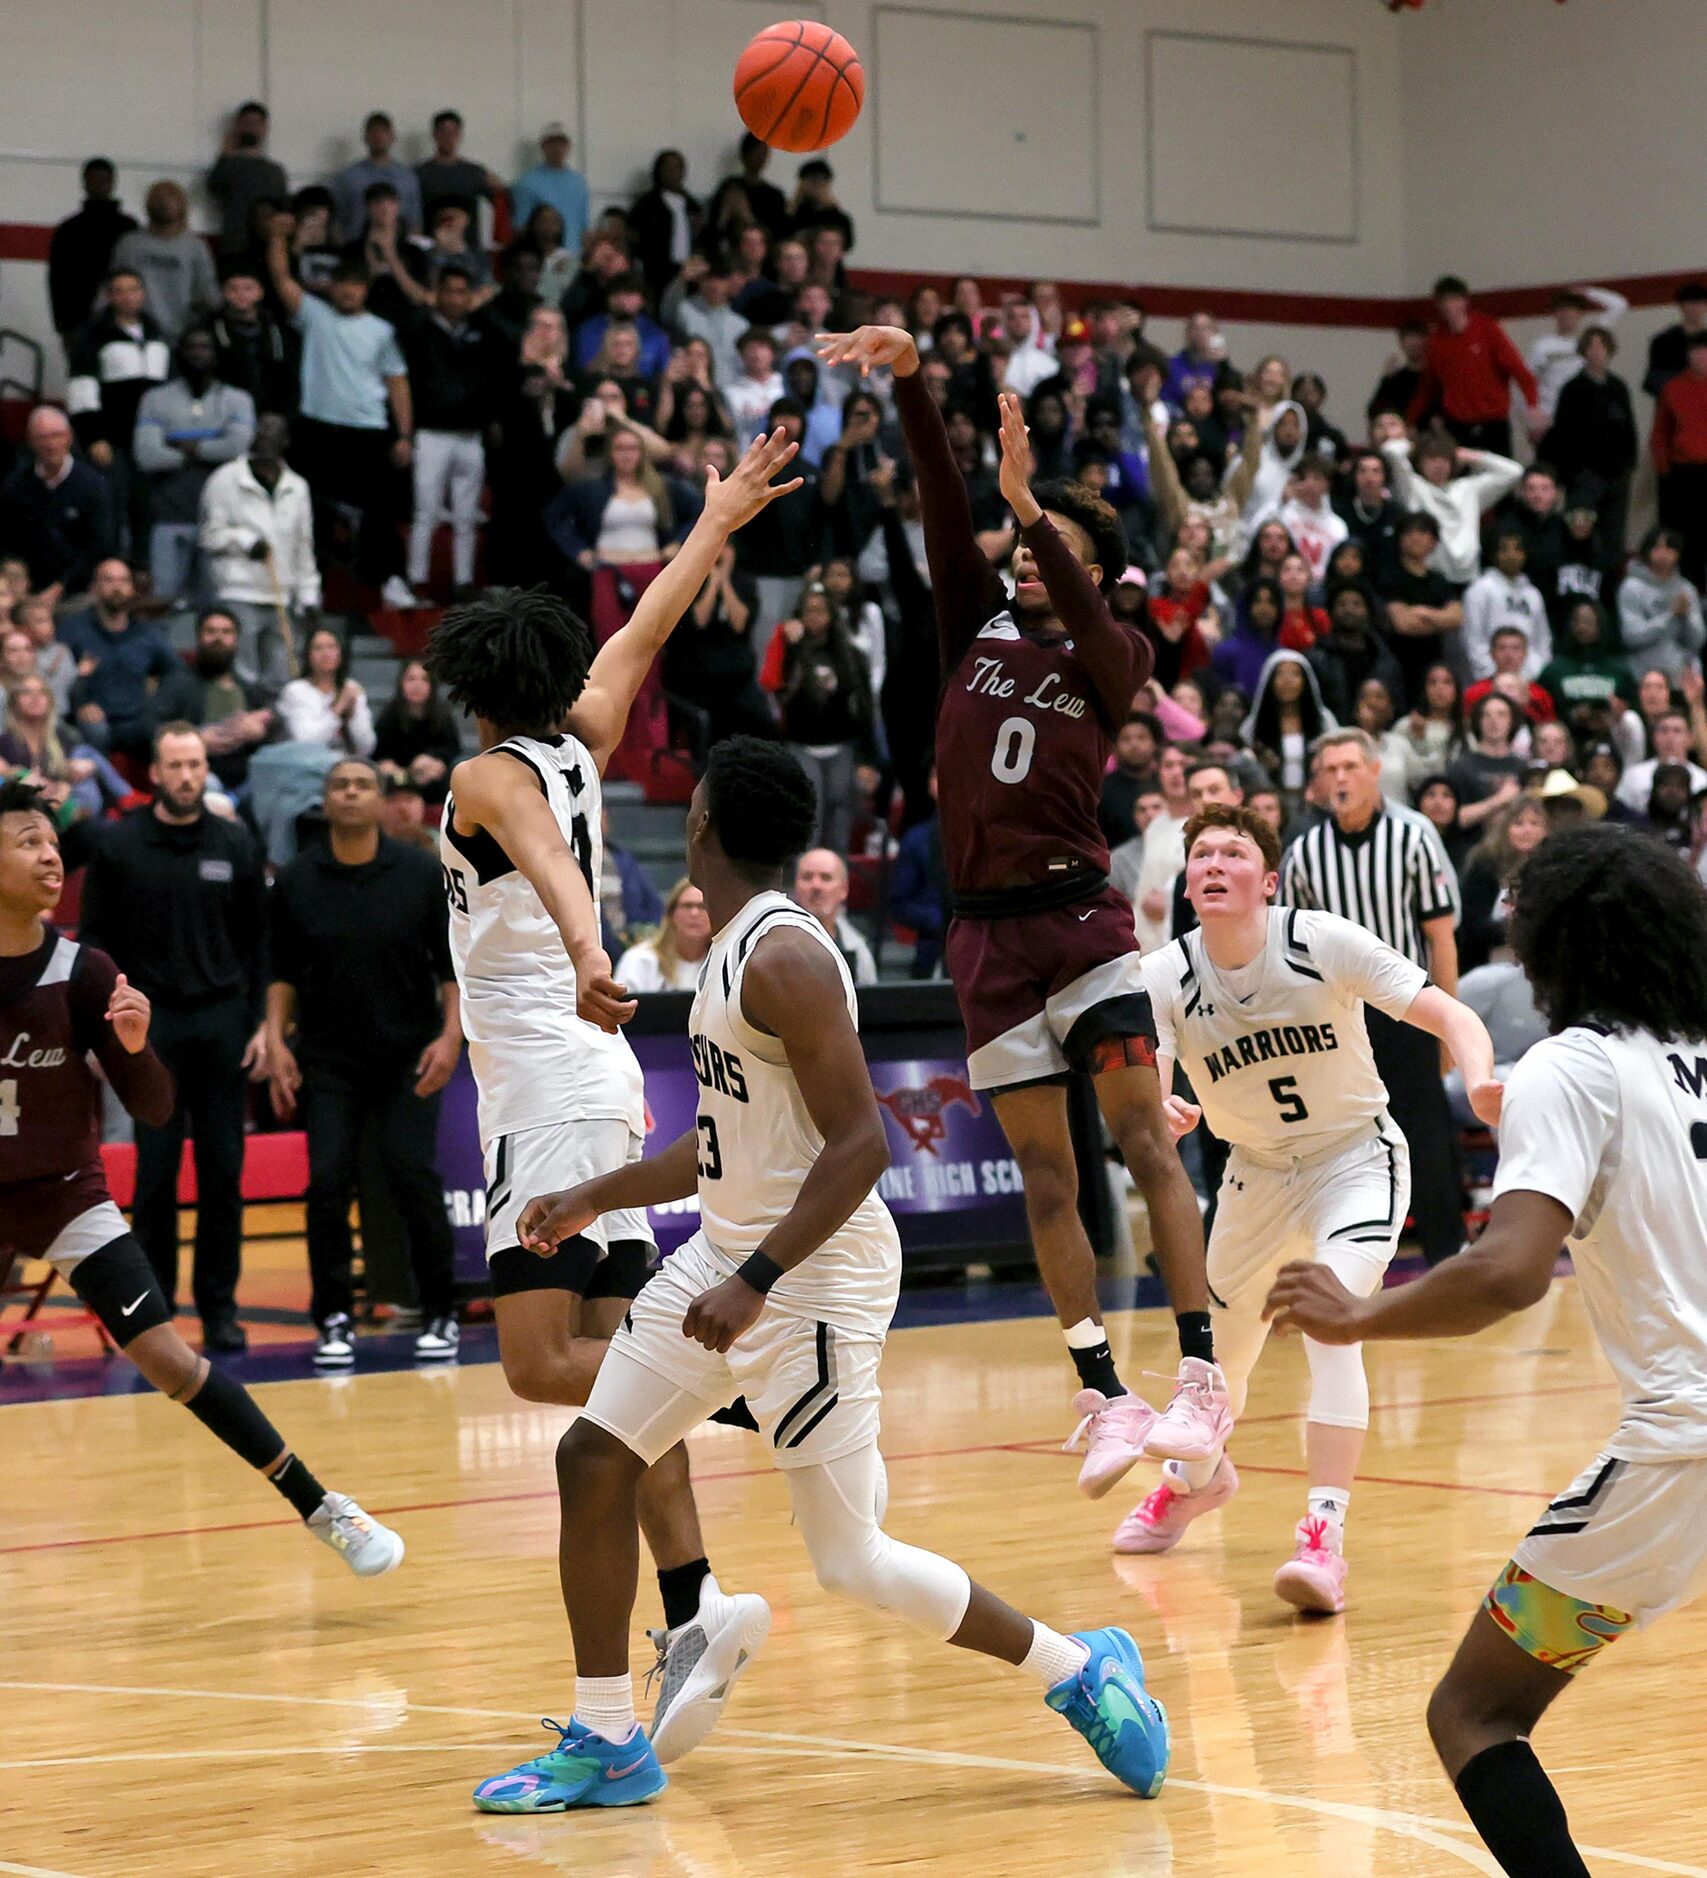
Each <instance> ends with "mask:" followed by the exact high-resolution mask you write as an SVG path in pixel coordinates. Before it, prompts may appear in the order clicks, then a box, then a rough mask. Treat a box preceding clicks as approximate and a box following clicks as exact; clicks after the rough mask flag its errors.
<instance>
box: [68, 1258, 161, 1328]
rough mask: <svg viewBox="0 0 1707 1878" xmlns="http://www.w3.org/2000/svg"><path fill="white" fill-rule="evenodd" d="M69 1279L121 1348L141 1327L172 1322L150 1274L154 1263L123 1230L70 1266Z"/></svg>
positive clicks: (157, 1285) (156, 1283)
mask: <svg viewBox="0 0 1707 1878" xmlns="http://www.w3.org/2000/svg"><path fill="white" fill-rule="evenodd" d="M68 1282H69V1283H70V1286H71V1289H72V1290H73V1291H75V1292H76V1293H77V1295H78V1297H79V1298H81V1299H82V1300H83V1302H84V1303H85V1304H86V1305H88V1307H89V1309H90V1310H92V1311H93V1312H94V1313H95V1315H96V1316H97V1317H98V1318H99V1319H100V1320H101V1323H102V1325H103V1326H104V1328H105V1329H106V1333H107V1335H108V1336H109V1337H111V1338H112V1340H113V1342H114V1343H116V1344H117V1345H118V1346H119V1348H120V1349H121V1350H122V1349H123V1348H124V1347H125V1345H126V1344H127V1343H132V1342H134V1341H135V1340H136V1338H138V1337H140V1336H141V1335H142V1333H143V1332H144V1331H145V1330H155V1329H158V1328H159V1326H160V1325H161V1324H169V1323H171V1321H172V1311H171V1307H170V1306H169V1305H168V1304H167V1302H166V1294H165V1293H164V1292H163V1291H162V1290H161V1289H160V1281H159V1279H157V1278H156V1277H155V1276H154V1267H153V1266H152V1265H150V1264H149V1262H148V1259H147V1257H146V1256H145V1254H144V1253H143V1250H142V1247H141V1246H140V1245H138V1244H137V1242H136V1239H135V1238H134V1236H133V1235H132V1234H130V1233H128V1232H127V1233H125V1234H124V1235H123V1237H122V1238H118V1239H114V1240H113V1241H112V1242H111V1243H110V1244H108V1245H104V1246H102V1247H101V1249H100V1251H98V1252H91V1253H90V1254H89V1256H88V1257H87V1258H85V1259H79V1260H78V1261H77V1263H76V1264H75V1265H73V1266H72V1268H71V1274H70V1278H69V1281H68Z"/></svg>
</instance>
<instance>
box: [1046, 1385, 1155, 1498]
mask: <svg viewBox="0 0 1707 1878" xmlns="http://www.w3.org/2000/svg"><path fill="white" fill-rule="evenodd" d="M1073 1413H1074V1414H1075V1415H1077V1416H1078V1417H1079V1425H1078V1427H1077V1428H1075V1429H1074V1430H1073V1432H1072V1433H1071V1434H1070V1435H1069V1436H1068V1437H1067V1440H1066V1443H1065V1445H1064V1447H1063V1449H1062V1452H1063V1453H1066V1454H1076V1453H1077V1452H1078V1451H1079V1450H1080V1449H1081V1448H1083V1449H1084V1452H1085V1461H1084V1465H1083V1466H1082V1467H1081V1468H1080V1469H1079V1491H1080V1492H1081V1493H1082V1494H1084V1495H1085V1496H1086V1497H1087V1498H1088V1499H1092V1500H1100V1499H1101V1498H1102V1496H1103V1495H1104V1494H1105V1493H1107V1491H1108V1490H1109V1488H1110V1487H1112V1486H1113V1485H1114V1483H1115V1482H1116V1481H1117V1480H1119V1479H1120V1478H1121V1477H1122V1476H1123V1475H1124V1474H1126V1473H1127V1472H1128V1471H1129V1470H1130V1469H1131V1468H1133V1467H1134V1466H1136V1465H1137V1463H1138V1461H1139V1460H1140V1459H1141V1458H1142V1456H1143V1453H1144V1441H1145V1437H1146V1436H1147V1435H1148V1434H1149V1432H1150V1424H1151V1423H1152V1422H1153V1421H1154V1420H1155V1419H1156V1411H1155V1410H1154V1409H1153V1408H1151V1406H1150V1405H1149V1403H1148V1402H1146V1401H1145V1400H1144V1398H1143V1397H1142V1396H1141V1395H1116V1396H1107V1395H1104V1394H1103V1392H1102V1391H1101V1390H1100V1389H1081V1390H1080V1391H1079V1393H1078V1394H1077V1395H1076V1396H1074V1397H1073Z"/></svg>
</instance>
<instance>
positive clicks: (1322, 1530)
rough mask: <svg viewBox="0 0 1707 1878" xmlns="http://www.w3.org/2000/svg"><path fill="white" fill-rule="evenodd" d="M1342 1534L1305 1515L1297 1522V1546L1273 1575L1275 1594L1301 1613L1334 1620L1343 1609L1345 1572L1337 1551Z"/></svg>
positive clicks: (1340, 1544)
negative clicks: (1309, 1613) (1307, 1612)
mask: <svg viewBox="0 0 1707 1878" xmlns="http://www.w3.org/2000/svg"><path fill="white" fill-rule="evenodd" d="M1343 1543H1344V1537H1343V1535H1342V1534H1341V1533H1340V1532H1339V1531H1337V1530H1336V1529H1335V1528H1334V1527H1333V1526H1332V1525H1331V1524H1330V1523H1329V1522H1328V1521H1327V1520H1325V1519H1316V1518H1314V1517H1312V1516H1309V1515H1306V1516H1305V1517H1304V1518H1303V1519H1301V1520H1299V1522H1298V1546H1297V1550H1296V1551H1294V1553H1293V1554H1292V1556H1291V1558H1289V1559H1288V1560H1287V1561H1286V1563H1285V1564H1284V1565H1282V1566H1281V1568H1280V1570H1279V1571H1277V1572H1276V1573H1275V1574H1274V1590H1275V1595H1276V1596H1277V1597H1279V1598H1283V1599H1284V1600H1285V1601H1286V1602H1287V1603H1288V1604H1294V1605H1296V1606H1297V1607H1298V1609H1299V1610H1301V1611H1309V1612H1312V1613H1314V1614H1315V1615H1317V1616H1320V1617H1336V1616H1338V1614H1339V1613H1340V1612H1341V1611H1343V1610H1344V1609H1345V1579H1346V1572H1347V1570H1348V1569H1349V1568H1348V1566H1347V1565H1346V1561H1345V1553H1344V1552H1343V1551H1342V1550H1341V1549H1340V1548H1341V1546H1342V1544H1343Z"/></svg>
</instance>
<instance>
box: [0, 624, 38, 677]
mask: <svg viewBox="0 0 1707 1878" xmlns="http://www.w3.org/2000/svg"><path fill="white" fill-rule="evenodd" d="M36 675H37V674H36V648H35V641H34V640H33V639H31V637H30V635H29V634H28V633H27V632H25V631H24V629H23V627H21V626H7V627H4V628H0V692H8V691H10V690H11V689H12V687H13V686H14V685H17V684H19V683H21V682H22V680H24V679H26V678H34V677H35V676H36Z"/></svg>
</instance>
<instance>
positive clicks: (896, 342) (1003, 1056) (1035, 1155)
mask: <svg viewBox="0 0 1707 1878" xmlns="http://www.w3.org/2000/svg"><path fill="white" fill-rule="evenodd" d="M818 350H819V354H820V356H821V357H822V358H823V360H824V362H825V363H826V364H827V365H857V366H858V367H859V368H860V369H861V370H862V371H867V372H868V371H871V370H873V369H874V368H878V367H882V366H888V367H890V368H891V369H892V370H893V372H894V376H895V403H896V408H897V409H898V410H899V411H900V413H901V421H902V424H903V426H904V428H905V431H906V437H907V449H908V453H909V455H910V456H911V457H912V460H913V467H914V469H915V471H916V472H917V475H918V485H919V500H920V504H921V506H922V509H923V513H924V526H925V550H926V554H927V556H928V558H929V562H930V573H931V592H932V595H933V597H934V599H935V603H936V617H937V638H938V650H939V654H940V658H941V689H940V692H939V694H938V703H937V722H936V755H937V774H938V777H939V779H940V781H939V785H938V810H939V813H940V816H941V820H942V849H943V859H944V862H945V864H946V866H947V869H948V875H949V884H950V887H951V890H952V895H953V921H952V923H951V925H950V927H949V931H948V943H947V962H948V970H949V975H950V977H952V979H953V980H954V988H955V992H956V995H957V996H958V998H959V1001H960V1010H961V1016H962V1018H963V1020H964V1023H965V1027H966V1044H967V1069H968V1072H969V1076H970V1079H971V1082H972V1086H973V1087H974V1088H975V1089H982V1090H984V1091H986V1092H987V1093H988V1094H989V1096H990V1098H991V1101H992V1103H993V1105H994V1107H995V1111H996V1115H997V1117H998V1118H999V1120H1000V1121H1001V1124H1002V1128H1003V1131H1004V1132H1005V1133H1006V1135H1007V1138H1008V1144H1009V1146H1010V1147H1011V1148H1012V1149H1013V1152H1014V1158H1015V1159H1016V1160H1017V1161H1018V1162H1019V1166H1020V1172H1021V1175H1022V1177H1023V1179H1024V1182H1025V1207H1026V1219H1027V1222H1028V1224H1029V1225H1030V1228H1031V1237H1032V1243H1033V1245H1034V1247H1035V1249H1036V1253H1037V1263H1038V1269H1039V1271H1040V1272H1041V1273H1042V1276H1043V1282H1044V1284H1045V1285H1046V1286H1047V1287H1048V1290H1049V1296H1050V1299H1051V1301H1052V1302H1053V1304H1054V1306H1055V1310H1056V1314H1057V1316H1058V1317H1059V1318H1060V1321H1061V1326H1062V1329H1063V1332H1064V1333H1065V1336H1066V1340H1067V1346H1068V1350H1069V1353H1070V1355H1071V1356H1072V1359H1073V1363H1074V1366H1075V1368H1076V1369H1077V1371H1078V1374H1079V1381H1080V1384H1081V1388H1080V1392H1079V1395H1078V1397H1077V1398H1076V1400H1075V1402H1074V1409H1075V1411H1076V1412H1077V1413H1078V1414H1079V1416H1080V1417H1081V1418H1082V1419H1081V1421H1080V1425H1079V1428H1078V1430H1077V1431H1076V1432H1075V1436H1074V1440H1075V1441H1077V1440H1080V1439H1083V1440H1084V1441H1085V1442H1086V1446H1087V1452H1086V1455H1085V1461H1084V1465H1083V1467H1082V1468H1081V1470H1080V1473H1079V1485H1080V1487H1081V1488H1082V1489H1083V1490H1084V1492H1085V1493H1087V1494H1089V1495H1090V1496H1091V1497H1092V1498H1093V1499H1095V1498H1100V1497H1101V1496H1102V1495H1103V1494H1105V1493H1107V1492H1108V1490H1109V1489H1110V1488H1111V1487H1112V1486H1113V1485H1114V1484H1115V1482H1116V1481H1117V1480H1119V1479H1120V1478H1121V1476H1122V1475H1123V1474H1125V1473H1126V1472H1127V1470H1128V1469H1129V1468H1130V1467H1132V1465H1133V1464H1134V1463H1135V1462H1136V1461H1137V1459H1138V1458H1139V1456H1140V1454H1142V1453H1144V1452H1146V1451H1148V1452H1150V1453H1152V1454H1155V1455H1157V1456H1159V1457H1161V1456H1168V1457H1173V1458H1176V1459H1182V1460H1202V1459H1204V1458H1205V1457H1206V1456H1207V1455H1209V1454H1210V1453H1212V1452H1214V1451H1215V1450H1216V1448H1217V1447H1218V1446H1219V1445H1220V1444H1221V1443H1222V1442H1224V1441H1225V1439H1226V1436H1227V1432H1228V1429H1229V1427H1230V1425H1231V1423H1230V1414H1229V1409H1228V1405H1227V1391H1226V1385H1225V1382H1224V1381H1223V1379H1222V1377H1221V1372H1220V1371H1219V1369H1217V1368H1216V1366H1215V1362H1214V1354H1215V1353H1214V1345H1213V1340H1212V1335H1211V1331H1210V1322H1209V1293H1208V1291H1207V1289H1206V1287H1205V1283H1204V1275H1203V1222H1202V1218H1201V1216H1200V1214H1199V1212H1198V1209H1197V1200H1196V1196H1195V1195H1194V1194H1193V1192H1192V1190H1191V1183H1190V1181H1189V1180H1188V1179H1187V1178H1186V1175H1185V1170H1184V1169H1183V1168H1182V1167H1181V1165H1180V1160H1179V1155H1178V1154H1177V1152H1176V1151H1175V1148H1174V1143H1173V1140H1172V1137H1171V1136H1170V1135H1169V1132H1168V1126H1167V1121H1166V1118H1165V1116H1164V1114H1163V1110H1162V1087H1163V1085H1162V1083H1161V1082H1160V1080H1159V1079H1158V1077H1157V1074H1156V1050H1155V1028H1154V1023H1153V1020H1152V1017H1151V1013H1150V1002H1149V997H1148V995H1147V994H1146V992H1145V990H1144V981H1143V977H1142V974H1141V972H1140V970H1139V957H1138V941H1137V938H1136V936H1135V934H1134V932H1133V926H1132V908H1131V907H1130V906H1129V905H1128V904H1127V903H1126V901H1125V899H1123V898H1122V896H1121V895H1120V894H1119V893H1118V892H1117V891H1116V890H1115V889H1114V888H1113V887H1111V886H1110V885H1109V881H1108V864H1109V861H1108V846H1107V843H1106V842H1105V841H1104V840H1103V837H1102V833H1101V831H1100V829H1099V827H1098V824H1097V806H1098V803H1099V800H1100V796H1101V789H1102V776H1103V771H1104V770H1105V769H1106V768H1107V765H1108V758H1109V752H1110V750H1111V749H1112V747H1113V738H1114V735H1115V732H1116V729H1117V728H1118V726H1119V725H1121V724H1123V723H1124V722H1125V721H1126V717H1127V715H1128V713H1129V712H1130V710H1131V708H1132V695H1133V693H1134V692H1135V691H1136V690H1137V688H1138V687H1139V685H1141V684H1142V683H1143V682H1144V681H1145V680H1146V679H1147V678H1148V677H1149V675H1150V670H1151V666H1152V663H1153V660H1152V655H1151V652H1150V647H1149V644H1148V642H1147V641H1146V640H1145V639H1144V638H1143V636H1142V635H1141V634H1139V633H1136V632H1133V631H1130V630H1128V629H1127V628H1126V627H1124V626H1121V625H1120V624H1119V623H1118V622H1117V621H1116V620H1115V618H1114V616H1113V614H1112V613H1111V612H1110V611H1109V608H1108V601H1107V598H1106V595H1107V594H1108V593H1109V592H1111V591H1112V590H1113V588H1114V586H1115V583H1116V582H1117V581H1118V580H1119V578H1120V575H1121V573H1122V572H1123V571H1124V569H1125V566H1126V538H1125V535H1124V533H1123V531H1122V529H1121V526H1120V521H1119V518H1118V517H1117V516H1116V515H1115V513H1114V511H1113V510H1112V509H1111V508H1109V507H1108V505H1107V504H1106V503H1104V502H1102V501H1100V500H1098V499H1097V498H1096V497H1094V496H1093V495H1092V494H1091V493H1090V491H1089V490H1087V489H1085V488H1083V487H1082V486H1081V485H1080V484H1078V483H1072V482H1052V483H1045V484H1042V485H1040V486H1039V487H1038V488H1037V489H1036V490H1033V488H1032V486H1031V471H1032V461H1031V447H1030V443H1029V441H1028V439H1027V436H1026V429H1025V423H1024V420H1023V419H1022V417H1021V415H1020V407H1019V401H1018V399H1016V398H1014V397H1012V396H1010V395H1008V394H1006V393H1004V394H1003V397H1002V468H1001V487H1002V494H1003V496H1004V497H1005V498H1006V499H1007V502H1008V506H1009V507H1010V508H1011V509H1012V510H1013V513H1014V518H1015V520H1016V521H1017V522H1018V523H1019V528H1020V539H1019V544H1018V546H1017V547H1016V548H1015V550H1014V556H1013V564H1012V573H1013V579H1014V595H1013V599H1012V601H1011V602H1010V600H1009V598H1008V595H1007V592H1006V589H1005V588H1004V587H1003V585H1002V582H1001V580H1000V578H999V577H998V576H997V574H996V571H995V569H994V568H992V567H991V566H990V564H989V562H988V561H986V559H985V558H984V554H983V551H982V550H981V549H980V547H979V546H978V541H977V535H976V532H975V530H974V528H973V523H972V510H971V505H970V503H969V501H968V498H967V494H966V484H965V481H964V480H963V478H962V477H961V474H960V469H959V466H958V465H957V464H956V462H955V460H954V455H953V452H952V450H951V449H950V446H949V441H948V432H947V430H946V429H945V428H944V426H943V421H942V415H941V413H940V412H939V411H938V410H937V407H936V405H935V403H934V402H933V401H932V399H931V397H930V394H929V392H928V391H927V390H926V389H925V386H924V383H923V381H922V379H921V378H920V376H919V354H918V349H917V347H916V346H915V345H914V343H913V340H912V336H911V335H910V334H909V333H906V332H904V331H902V330H901V329H900V328H899V327H890V326H862V327H860V328H859V329H858V331H857V332H852V333H831V334H825V335H822V336H821V338H820V342H819V347H818ZM1075 1069H1078V1070H1086V1071H1088V1072H1089V1073H1090V1074H1091V1076H1092V1077H1093V1078H1094V1083H1095V1088H1096V1095H1097V1101H1098V1103H1099V1105H1100V1107H1101V1109H1102V1113H1103V1116H1104V1119H1105V1120H1106V1121H1107V1123H1108V1125H1109V1128H1110V1130H1111V1131H1112V1133H1113V1135H1114V1139H1115V1141H1116V1142H1117V1143H1118V1144H1119V1147H1120V1151H1121V1154H1122V1155H1123V1156H1124V1157H1125V1160H1126V1165H1127V1167H1128V1168H1129V1169H1130V1170H1131V1172H1132V1177H1133V1179H1134V1180H1135V1181H1136V1183H1137V1185H1138V1189H1139V1191H1140V1192H1141V1193H1142V1194H1143V1196H1144V1202H1145V1205H1146V1207H1147V1208H1148V1209H1149V1215H1150V1226H1151V1231H1152V1234H1153V1236H1154V1241H1155V1249H1156V1259H1157V1263H1158V1264H1159V1265H1160V1267H1161V1272H1162V1279H1163V1282H1164V1283H1165V1284H1166V1286H1167V1291H1168V1297H1169V1300H1170V1302H1171V1303H1172V1305H1173V1308H1174V1311H1175V1313H1176V1315H1177V1319H1178V1327H1179V1346H1180V1358H1181V1360H1180V1370H1179V1386H1178V1389H1177V1391H1176V1393H1175V1396H1174V1400H1173V1402H1172V1404H1171V1405H1170V1406H1169V1408H1168V1410H1167V1411H1166V1413H1165V1414H1164V1415H1163V1416H1162V1417H1161V1418H1160V1419H1159V1420H1158V1418H1157V1417H1156V1415H1155V1412H1154V1410H1152V1409H1151V1407H1150V1405H1149V1404H1148V1403H1147V1402H1145V1401H1144V1400H1143V1399H1142V1397H1140V1396H1136V1395H1132V1394H1129V1393H1128V1392H1127V1390H1126V1387H1125V1385H1124V1384H1123V1383H1122V1382H1121V1380H1120V1376H1119V1373H1118V1371H1117V1369H1116V1367H1115V1362H1114V1357H1113V1355H1112V1353H1111V1352H1110V1350H1109V1346H1108V1337H1107V1335H1106V1333H1105V1332H1104V1329H1103V1323H1102V1309H1101V1306H1100V1305H1099V1304H1098V1302H1097V1294H1096V1259H1095V1256H1094V1255H1093V1253H1092V1251H1091V1246H1090V1241H1089V1239H1088V1238H1087V1237H1086V1236H1085V1229H1084V1227H1083V1225H1082V1224H1081V1223H1080V1220H1079V1211H1078V1174H1077V1170H1076V1167H1075V1163H1074V1159H1073V1141H1072V1136H1071V1134H1070V1132H1069V1130H1068V1126H1067V1092H1066V1088H1065V1084H1066V1082H1067V1080H1068V1074H1069V1071H1071V1070H1075ZM1070 1445H1071V1444H1070Z"/></svg>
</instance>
